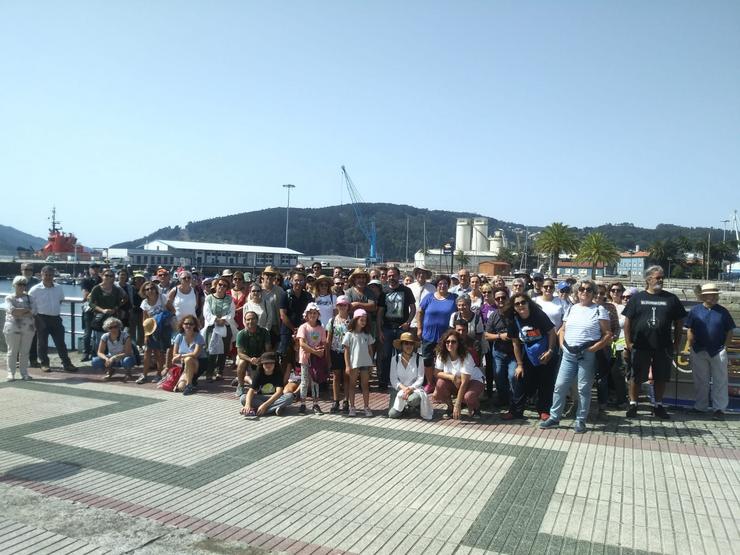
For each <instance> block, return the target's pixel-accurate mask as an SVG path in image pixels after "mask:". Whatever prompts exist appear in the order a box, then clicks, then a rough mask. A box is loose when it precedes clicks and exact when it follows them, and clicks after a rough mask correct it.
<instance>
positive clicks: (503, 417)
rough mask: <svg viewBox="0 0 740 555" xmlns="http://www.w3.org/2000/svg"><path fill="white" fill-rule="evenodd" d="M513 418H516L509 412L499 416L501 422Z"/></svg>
mask: <svg viewBox="0 0 740 555" xmlns="http://www.w3.org/2000/svg"><path fill="white" fill-rule="evenodd" d="M515 418H516V416H514V413H513V412H511V411H507V412H505V413H504V414H502V415H501V420H514V419H515Z"/></svg>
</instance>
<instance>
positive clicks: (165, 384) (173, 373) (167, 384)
mask: <svg viewBox="0 0 740 555" xmlns="http://www.w3.org/2000/svg"><path fill="white" fill-rule="evenodd" d="M181 375H182V366H173V367H172V368H170V369H169V370H168V371H167V375H166V376H165V377H164V378H163V379H162V381H161V382H159V385H158V387H160V388H161V389H164V390H165V391H175V387H176V386H177V382H179V381H180V376H181Z"/></svg>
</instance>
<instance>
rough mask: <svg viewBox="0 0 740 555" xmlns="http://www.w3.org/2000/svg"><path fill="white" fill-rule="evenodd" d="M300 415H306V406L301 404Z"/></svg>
mask: <svg viewBox="0 0 740 555" xmlns="http://www.w3.org/2000/svg"><path fill="white" fill-rule="evenodd" d="M298 414H306V405H305V404H301V406H300V408H299V409H298Z"/></svg>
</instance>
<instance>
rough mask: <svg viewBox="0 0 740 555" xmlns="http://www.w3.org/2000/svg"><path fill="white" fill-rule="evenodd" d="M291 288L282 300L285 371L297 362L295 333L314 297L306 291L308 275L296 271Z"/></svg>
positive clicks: (282, 357)
mask: <svg viewBox="0 0 740 555" xmlns="http://www.w3.org/2000/svg"><path fill="white" fill-rule="evenodd" d="M290 283H291V287H290V289H288V291H287V293H286V294H285V295H284V296H283V297H282V299H281V300H280V322H281V324H280V346H279V347H278V353H279V354H280V357H281V359H282V364H283V371H285V370H286V369H288V368H289V365H290V364H291V363H293V362H295V354H296V349H295V333H296V331H297V330H298V327H299V326H300V325H301V324H302V323H303V312H304V311H305V310H306V306H308V303H310V302H313V297H312V296H311V294H310V293H308V292H307V291H305V286H306V274H304V273H303V272H300V271H297V270H294V271H293V273H292V274H291V276H290Z"/></svg>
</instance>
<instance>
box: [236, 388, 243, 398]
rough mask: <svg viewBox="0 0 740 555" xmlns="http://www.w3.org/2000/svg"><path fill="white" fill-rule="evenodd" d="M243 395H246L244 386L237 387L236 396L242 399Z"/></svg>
mask: <svg viewBox="0 0 740 555" xmlns="http://www.w3.org/2000/svg"><path fill="white" fill-rule="evenodd" d="M242 395H244V386H243V385H240V386H237V388H236V396H237V397H241V396H242Z"/></svg>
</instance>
